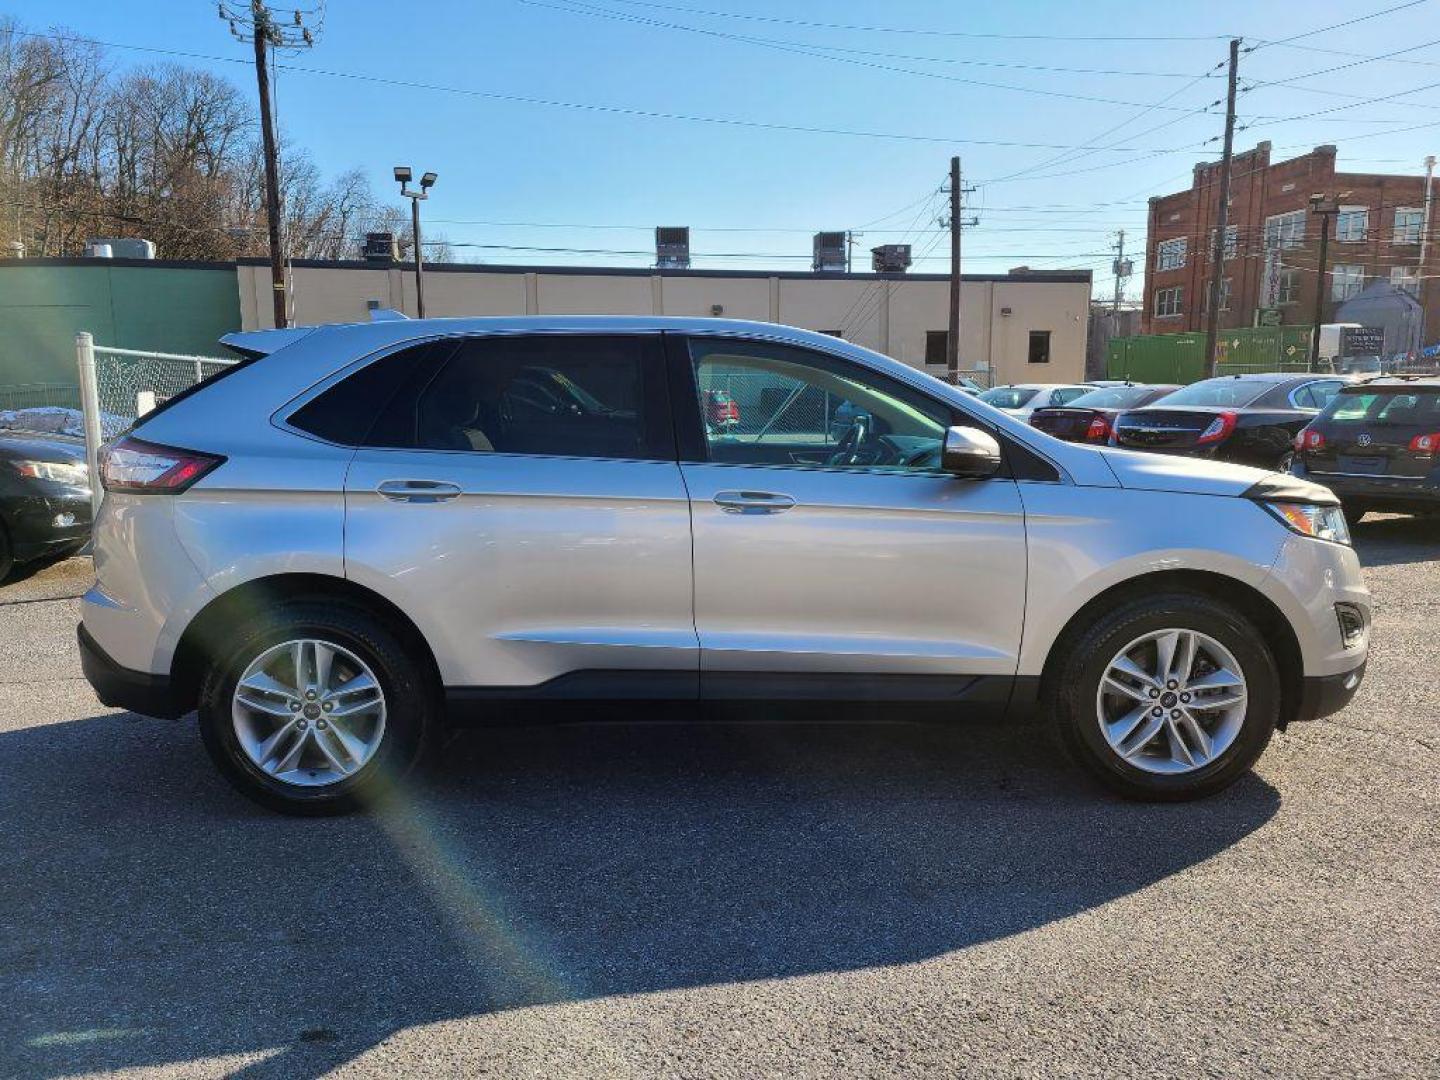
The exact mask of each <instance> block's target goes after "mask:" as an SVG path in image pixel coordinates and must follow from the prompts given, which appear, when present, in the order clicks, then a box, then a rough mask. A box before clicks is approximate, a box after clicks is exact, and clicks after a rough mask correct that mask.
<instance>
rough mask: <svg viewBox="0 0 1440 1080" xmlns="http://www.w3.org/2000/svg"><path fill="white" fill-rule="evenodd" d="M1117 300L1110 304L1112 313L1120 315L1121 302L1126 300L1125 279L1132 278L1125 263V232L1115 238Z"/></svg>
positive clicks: (1122, 230) (1121, 231) (1120, 232)
mask: <svg viewBox="0 0 1440 1080" xmlns="http://www.w3.org/2000/svg"><path fill="white" fill-rule="evenodd" d="M1114 270H1115V299H1114V300H1113V301H1112V302H1111V304H1110V313H1111V314H1112V315H1115V316H1118V315H1119V314H1120V301H1121V300H1123V299H1125V279H1126V278H1128V277H1129V276H1130V267H1129V265H1128V264H1127V263H1126V262H1125V230H1124V229H1121V230H1120V231H1119V233H1117V234H1116V236H1115V266H1114Z"/></svg>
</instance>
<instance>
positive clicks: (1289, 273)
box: [1275, 266, 1300, 305]
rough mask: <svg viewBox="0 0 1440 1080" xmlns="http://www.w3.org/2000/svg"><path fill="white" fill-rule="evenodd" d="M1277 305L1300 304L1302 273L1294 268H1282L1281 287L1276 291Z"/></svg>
mask: <svg viewBox="0 0 1440 1080" xmlns="http://www.w3.org/2000/svg"><path fill="white" fill-rule="evenodd" d="M1275 302H1276V303H1277V304H1282V305H1283V304H1298V303H1299V302H1300V271H1299V270H1297V269H1295V267H1293V266H1284V267H1281V268H1280V285H1279V288H1277V289H1276V290H1275Z"/></svg>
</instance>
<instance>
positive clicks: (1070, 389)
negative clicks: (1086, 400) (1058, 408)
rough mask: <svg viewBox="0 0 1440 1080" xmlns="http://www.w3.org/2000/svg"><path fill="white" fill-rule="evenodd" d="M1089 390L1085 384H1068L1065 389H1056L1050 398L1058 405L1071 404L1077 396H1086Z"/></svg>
mask: <svg viewBox="0 0 1440 1080" xmlns="http://www.w3.org/2000/svg"><path fill="white" fill-rule="evenodd" d="M1087 393H1089V391H1088V390H1086V389H1085V388H1084V387H1083V386H1067V387H1065V388H1064V389H1063V390H1056V391H1055V392H1054V393H1052V394H1051V395H1050V400H1051V401H1052V402H1054V403H1055V404H1056V405H1069V404H1070V402H1072V401H1074V400H1075V399H1076V398H1080V397H1084V396H1085V395H1086V394H1087Z"/></svg>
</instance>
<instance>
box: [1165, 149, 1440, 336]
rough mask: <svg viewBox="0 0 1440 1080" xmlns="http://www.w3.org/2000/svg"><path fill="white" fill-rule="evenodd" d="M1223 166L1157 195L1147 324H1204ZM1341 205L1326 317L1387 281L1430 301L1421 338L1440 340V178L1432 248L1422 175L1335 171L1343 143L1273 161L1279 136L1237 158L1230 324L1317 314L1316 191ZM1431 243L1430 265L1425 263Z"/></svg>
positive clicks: (1227, 304)
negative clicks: (1181, 187)
mask: <svg viewBox="0 0 1440 1080" xmlns="http://www.w3.org/2000/svg"><path fill="white" fill-rule="evenodd" d="M1219 185H1220V166H1219V164H1218V163H1217V162H1202V163H1200V164H1197V165H1196V166H1195V172H1194V177H1193V180H1192V182H1191V185H1190V188H1189V190H1187V191H1179V192H1176V193H1174V194H1173V195H1160V196H1157V197H1155V198H1152V199H1151V200H1150V211H1149V224H1148V230H1147V235H1146V244H1145V316H1144V327H1145V332H1147V333H1152V334H1170V333H1180V332H1182V331H1194V330H1204V329H1205V323H1206V310H1205V308H1206V284H1207V282H1208V280H1209V277H1210V267H1211V254H1212V252H1213V250H1214V242H1215V241H1214V237H1215V232H1214V229H1215V216H1216V210H1217V209H1218V206H1219ZM1314 194H1321V195H1324V196H1325V202H1324V203H1323V206H1324V207H1325V208H1327V209H1329V208H1333V207H1338V208H1339V211H1340V212H1339V214H1338V215H1332V216H1330V217H1329V218H1328V221H1329V228H1330V241H1329V251H1328V252H1327V255H1326V269H1327V274H1326V282H1325V292H1324V295H1323V298H1322V305H1323V306H1322V309H1321V310H1322V318H1321V321H1322V322H1331V321H1334V313H1335V309H1336V308H1337V307H1338V306H1339V305H1340V304H1341V303H1343V302H1344V301H1345V300H1348V299H1350V298H1352V297H1354V296H1355V295H1357V294H1358V293H1359V292H1360V291H1361V289H1363V288H1365V287H1366V286H1369V285H1373V284H1374V283H1375V282H1376V281H1377V280H1380V281H1389V282H1391V283H1393V284H1395V285H1396V286H1398V287H1400V288H1403V289H1405V290H1407V291H1409V292H1410V293H1411V294H1412V295H1414V296H1416V297H1417V298H1418V299H1420V301H1421V303H1422V304H1423V305H1424V306H1425V326H1424V332H1423V337H1424V340H1423V342H1422V344H1431V343H1434V342H1437V341H1440V283H1437V282H1436V281H1435V280H1432V279H1433V277H1434V276H1435V275H1436V273H1437V271H1436V269H1435V268H1436V266H1437V263H1440V251H1437V250H1436V240H1437V237H1440V227H1437V220H1436V219H1437V217H1440V198H1436V197H1435V196H1440V178H1437V179H1436V180H1435V181H1433V182H1432V185H1431V196H1432V200H1433V205H1432V206H1431V208H1430V221H1429V234H1428V237H1429V242H1428V243H1427V244H1424V245H1422V243H1421V239H1422V236H1421V233H1422V231H1423V226H1422V222H1423V220H1424V217H1425V209H1426V207H1425V201H1426V200H1425V195H1426V193H1425V178H1424V176H1423V175H1415V176H1394V175H1385V174H1380V173H1349V172H1336V171H1335V147H1333V146H1317V147H1316V148H1315V149H1314V150H1312V151H1311V152H1310V153H1308V154H1305V155H1303V156H1302V157H1297V158H1291V159H1290V160H1288V161H1279V162H1274V163H1272V162H1271V161H1270V144H1269V143H1268V142H1262V143H1260V144H1259V145H1258V146H1256V147H1255V149H1253V150H1250V151H1247V152H1246V153H1243V154H1236V155H1235V156H1234V164H1233V167H1232V171H1231V184H1230V214H1229V227H1228V228H1227V230H1226V233H1227V242H1226V251H1225V258H1224V271H1223V277H1222V278H1221V284H1220V320H1219V322H1220V326H1221V327H1222V328H1226V327H1237V326H1253V325H1256V324H1261V323H1280V324H1305V325H1309V324H1310V323H1312V322H1313V321H1314V311H1315V289H1316V286H1317V284H1318V269H1319V242H1320V221H1321V218H1320V217H1318V216H1317V215H1316V214H1314V213H1313V212H1312V210H1311V205H1310V197H1311V195H1314ZM1422 248H1423V250H1424V259H1425V266H1424V267H1422V266H1421V265H1420V261H1421V257H1422V254H1421V253H1422Z"/></svg>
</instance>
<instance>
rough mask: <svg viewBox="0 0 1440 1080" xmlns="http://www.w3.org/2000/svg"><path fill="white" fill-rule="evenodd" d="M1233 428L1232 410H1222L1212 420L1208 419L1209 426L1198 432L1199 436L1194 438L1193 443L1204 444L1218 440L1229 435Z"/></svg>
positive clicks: (1233, 415) (1233, 416) (1233, 417)
mask: <svg viewBox="0 0 1440 1080" xmlns="http://www.w3.org/2000/svg"><path fill="white" fill-rule="evenodd" d="M1234 430H1235V414H1234V413H1233V412H1222V413H1221V414H1220V415H1219V416H1217V417H1215V419H1214V420H1211V421H1210V426H1209V427H1207V428H1206V429H1205V430H1204V431H1202V432H1201V433H1200V437H1199V438H1198V439H1196V440H1195V445H1196V446H1204V445H1206V444H1207V443H1217V442H1220V441H1221V440H1222V439H1225V438H1227V437H1229V435H1230V433H1231V432H1232V431H1234Z"/></svg>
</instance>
